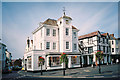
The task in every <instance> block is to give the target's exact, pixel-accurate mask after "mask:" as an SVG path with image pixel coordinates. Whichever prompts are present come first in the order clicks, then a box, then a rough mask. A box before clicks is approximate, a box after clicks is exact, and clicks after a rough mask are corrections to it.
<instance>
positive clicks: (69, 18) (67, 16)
mask: <svg viewBox="0 0 120 80" xmlns="http://www.w3.org/2000/svg"><path fill="white" fill-rule="evenodd" d="M62 18H68V19H70V20H72V18H71V17H69V16H66V15H64V16H63V17H60V18H59V19H58V20H60V19H62Z"/></svg>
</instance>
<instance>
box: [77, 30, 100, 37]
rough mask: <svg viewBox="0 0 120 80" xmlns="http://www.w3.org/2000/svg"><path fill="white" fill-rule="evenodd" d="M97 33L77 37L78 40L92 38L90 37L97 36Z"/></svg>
mask: <svg viewBox="0 0 120 80" xmlns="http://www.w3.org/2000/svg"><path fill="white" fill-rule="evenodd" d="M98 33H99V31H95V32H92V33H89V34H86V35H82V36H79V37H78V39H83V38H87V37H92V36H95V35H98Z"/></svg>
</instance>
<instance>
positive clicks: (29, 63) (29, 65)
mask: <svg viewBox="0 0 120 80" xmlns="http://www.w3.org/2000/svg"><path fill="white" fill-rule="evenodd" d="M31 61H32V58H31V56H28V69H31V68H32V64H31Z"/></svg>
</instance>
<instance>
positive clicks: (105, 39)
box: [78, 31, 111, 66]
mask: <svg viewBox="0 0 120 80" xmlns="http://www.w3.org/2000/svg"><path fill="white" fill-rule="evenodd" d="M78 39H79V50H80V53H82V63H83V65H84V66H86V65H92V64H94V63H95V62H96V56H95V53H96V52H97V51H98V50H100V51H103V54H104V60H103V61H102V64H108V63H111V59H110V55H111V50H110V42H109V39H110V36H109V34H108V33H103V32H100V31H95V32H92V33H89V34H85V35H82V36H79V37H78ZM97 63H98V64H99V62H98V61H97Z"/></svg>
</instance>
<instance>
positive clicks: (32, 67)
mask: <svg viewBox="0 0 120 80" xmlns="http://www.w3.org/2000/svg"><path fill="white" fill-rule="evenodd" d="M71 22H72V18H70V17H68V16H66V15H63V16H62V17H60V18H59V19H58V20H54V19H47V20H46V21H45V22H43V23H42V22H40V23H39V26H38V28H37V29H35V30H34V31H33V32H32V33H33V40H30V39H28V40H27V46H26V50H25V53H24V68H25V70H27V71H39V70H41V67H40V65H39V63H38V59H39V57H40V56H42V57H44V58H45V63H44V65H43V66H42V69H43V70H52V69H61V68H63V64H60V55H61V54H62V53H63V52H64V53H66V54H67V58H68V64H67V65H66V67H67V68H73V67H80V53H79V51H78V31H79V30H78V29H77V28H75V27H74V26H73V25H72V23H71Z"/></svg>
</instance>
